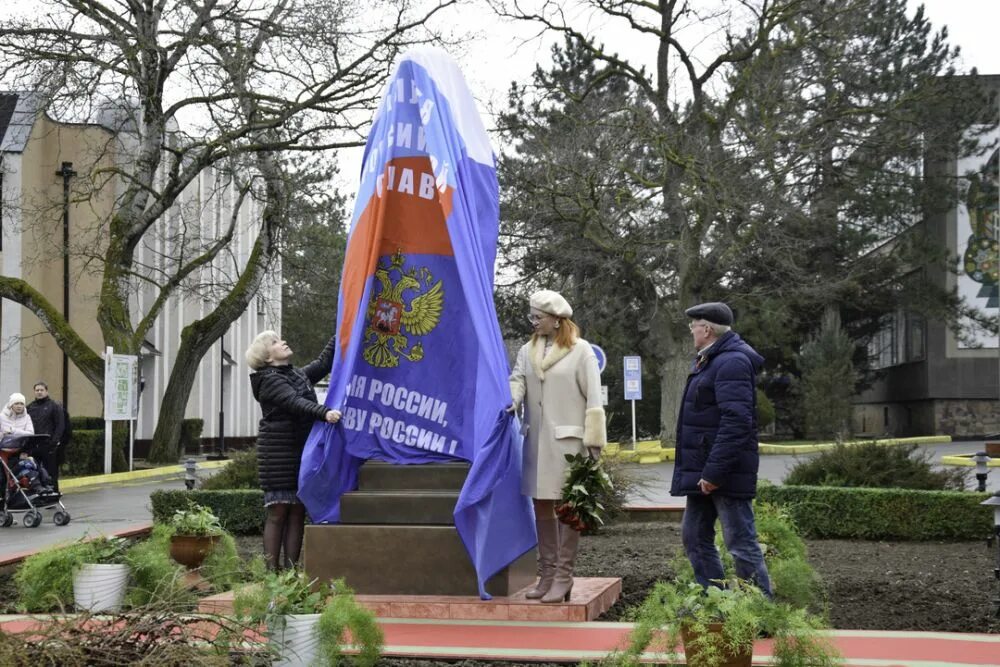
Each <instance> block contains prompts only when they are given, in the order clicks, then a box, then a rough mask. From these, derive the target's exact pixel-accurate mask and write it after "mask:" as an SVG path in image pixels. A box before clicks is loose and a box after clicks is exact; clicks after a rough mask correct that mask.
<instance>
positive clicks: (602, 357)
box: [590, 343, 608, 373]
mask: <svg viewBox="0 0 1000 667" xmlns="http://www.w3.org/2000/svg"><path fill="white" fill-rule="evenodd" d="M590 347H592V348H594V354H595V355H597V370H598V371H599V372H601V373H603V372H604V367H605V366H607V365H608V355H606V354H604V350H602V349H601V346H600V345H594V344H593V343H591V344H590Z"/></svg>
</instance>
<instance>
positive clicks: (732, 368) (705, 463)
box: [670, 331, 764, 498]
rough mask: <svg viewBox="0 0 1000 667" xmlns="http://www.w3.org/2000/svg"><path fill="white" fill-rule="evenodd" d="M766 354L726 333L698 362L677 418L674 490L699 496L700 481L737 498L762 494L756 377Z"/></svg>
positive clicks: (694, 367)
mask: <svg viewBox="0 0 1000 667" xmlns="http://www.w3.org/2000/svg"><path fill="white" fill-rule="evenodd" d="M763 363H764V358H763V357H762V356H760V355H759V354H758V353H757V351H756V350H754V349H753V348H752V347H750V346H749V345H747V343H746V342H744V341H743V339H742V338H740V337H739V335H738V334H737V333H735V332H733V331H727V332H726V333H724V334H723V335H722V336H720V337H719V339H718V340H717V341H715V343H714V344H713V345H712V346H711V347H709V348H708V350H706V351H705V359H704V361H702V362H701V363H700V364H699V363H698V362H697V360H696V361H695V363H694V365H693V366H692V369H691V373H690V375H688V380H687V385H686V386H685V388H684V400H683V402H682V403H681V411H680V415H679V416H678V418H677V449H676V459H675V461H674V476H673V481H672V483H671V485H670V493H671V495H674V496H687V495H692V494H700V493H701V490H700V489H699V488H698V480H699V479H705V480H707V481H709V482H711V483H713V484H716V485H718V487H719V488H718V489H717V490H716V491H713V493H718V494H719V495H723V496H733V497H736V498H753V497H754V496H755V495H756V494H757V468H758V466H759V465H760V457H759V455H758V452H757V414H756V407H757V401H756V394H755V387H756V380H757V372H758V371H759V370H760V369H761V367H762V366H763Z"/></svg>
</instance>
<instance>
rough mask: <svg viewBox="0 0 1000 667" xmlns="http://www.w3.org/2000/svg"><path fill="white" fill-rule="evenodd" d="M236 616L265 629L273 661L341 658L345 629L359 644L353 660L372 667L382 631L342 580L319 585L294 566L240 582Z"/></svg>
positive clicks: (290, 665)
mask: <svg viewBox="0 0 1000 667" xmlns="http://www.w3.org/2000/svg"><path fill="white" fill-rule="evenodd" d="M233 610H234V611H235V613H236V615H237V616H239V617H242V618H244V619H247V620H249V621H250V622H254V623H261V624H263V625H264V626H265V628H266V633H267V636H268V640H269V643H270V645H271V649H272V651H273V652H274V653H275V654H276V655H277V659H276V660H275V662H274V663H273V664H274V665H281V666H282V667H299V666H302V667H306V666H311V665H318V664H324V665H336V664H338V663H339V661H340V658H341V653H342V650H343V644H344V641H345V631H350V634H351V638H352V640H353V641H352V643H353V644H354V646H355V647H356V648H357V649H358V651H359V653H358V655H356V656H354V662H355V663H356V664H358V665H360V666H361V667H374V665H375V663H376V662H377V660H378V657H379V654H380V653H381V650H382V642H383V639H382V631H381V628H379V626H378V623H377V622H376V620H375V616H374V614H372V612H371V611H369V610H368V609H365V608H364V607H362V606H361V605H360V604H358V602H357V601H356V600H355V598H354V593H353V591H351V589H350V588H348V587H347V586H346V585H345V584H344V582H343V581H342V580H337V581H334V582H328V583H324V584H319V583H318V582H317V581H316V580H315V579H313V580H310V579H309V578H308V577H307V576H306V575H305V574H304V573H302V572H299V571H297V570H285V571H283V572H269V573H267V574H266V575H264V576H263V577H262V579H261V581H260V582H259V583H258V584H255V585H251V586H247V587H244V588H243V589H242V590H240V591H239V592H238V593H237V594H236V598H235V600H234V602H233Z"/></svg>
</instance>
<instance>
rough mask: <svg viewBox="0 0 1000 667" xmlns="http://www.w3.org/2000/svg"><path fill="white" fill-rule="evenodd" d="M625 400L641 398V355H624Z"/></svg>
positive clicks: (639, 399)
mask: <svg viewBox="0 0 1000 667" xmlns="http://www.w3.org/2000/svg"><path fill="white" fill-rule="evenodd" d="M624 363H625V400H626V401H641V400H642V357H625V358H624Z"/></svg>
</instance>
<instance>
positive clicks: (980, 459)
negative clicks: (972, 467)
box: [972, 452, 992, 492]
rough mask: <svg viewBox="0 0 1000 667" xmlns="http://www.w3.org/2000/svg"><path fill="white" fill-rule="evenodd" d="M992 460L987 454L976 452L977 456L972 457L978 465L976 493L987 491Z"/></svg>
mask: <svg viewBox="0 0 1000 667" xmlns="http://www.w3.org/2000/svg"><path fill="white" fill-rule="evenodd" d="M991 460H992V458H991V457H990V456H989V455H988V454H987V453H986V452H976V454H975V456H973V457H972V461H973V462H974V463H975V464H976V483H977V487H976V491H979V492H985V491H986V478H987V477H988V476H989V474H990V469H989V468H988V467H987V466H988V465H989V462H990V461H991Z"/></svg>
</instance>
